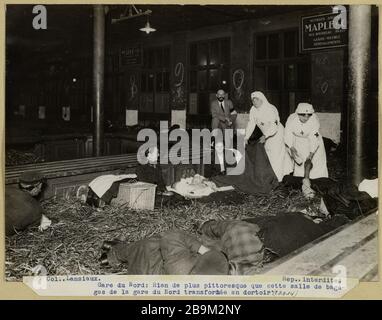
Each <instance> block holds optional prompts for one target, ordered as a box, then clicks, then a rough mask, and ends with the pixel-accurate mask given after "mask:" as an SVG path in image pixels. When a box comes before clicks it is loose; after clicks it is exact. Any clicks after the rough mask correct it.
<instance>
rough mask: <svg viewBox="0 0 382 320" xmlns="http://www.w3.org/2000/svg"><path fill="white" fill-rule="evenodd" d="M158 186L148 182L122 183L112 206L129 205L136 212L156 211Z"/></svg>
mask: <svg viewBox="0 0 382 320" xmlns="http://www.w3.org/2000/svg"><path fill="white" fill-rule="evenodd" d="M156 187H157V186H156V185H155V184H152V183H147V182H135V183H121V184H120V186H119V191H118V196H117V197H116V198H115V199H113V200H112V201H111V205H114V206H120V205H124V204H127V205H128V207H130V208H132V209H135V210H154V204H155V190H156Z"/></svg>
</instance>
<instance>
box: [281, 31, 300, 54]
mask: <svg viewBox="0 0 382 320" xmlns="http://www.w3.org/2000/svg"><path fill="white" fill-rule="evenodd" d="M297 46H298V44H297V32H296V31H291V32H286V33H285V34H284V56H285V57H287V58H289V57H295V56H296V54H297V51H298V48H297Z"/></svg>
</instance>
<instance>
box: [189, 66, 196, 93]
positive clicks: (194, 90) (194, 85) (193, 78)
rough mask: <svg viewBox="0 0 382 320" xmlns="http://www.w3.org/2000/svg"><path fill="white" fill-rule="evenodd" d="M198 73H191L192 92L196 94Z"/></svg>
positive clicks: (193, 71)
mask: <svg viewBox="0 0 382 320" xmlns="http://www.w3.org/2000/svg"><path fill="white" fill-rule="evenodd" d="M196 83H197V82H196V71H195V70H192V71H190V91H191V92H196V90H197V89H196Z"/></svg>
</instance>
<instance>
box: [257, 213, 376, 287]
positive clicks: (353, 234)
mask: <svg viewBox="0 0 382 320" xmlns="http://www.w3.org/2000/svg"><path fill="white" fill-rule="evenodd" d="M377 236H378V216H377V214H376V213H371V214H369V215H367V216H363V217H361V218H358V219H356V220H354V221H352V222H351V223H350V224H346V225H344V226H342V227H340V228H338V229H336V230H334V231H332V232H329V233H328V234H326V235H324V236H322V237H320V238H318V239H316V240H315V241H313V242H311V243H309V244H307V245H305V246H304V247H302V248H300V249H297V250H296V251H294V252H292V253H291V254H289V255H287V256H285V257H283V258H281V259H279V260H276V261H275V262H273V263H270V264H269V265H267V266H266V267H265V268H264V269H263V270H262V272H261V273H262V274H265V275H291V276H292V275H307V276H313V275H314V276H332V277H334V276H336V274H334V273H333V272H332V268H333V267H334V266H336V265H342V266H344V267H346V272H347V277H348V278H356V279H359V280H360V281H378V261H379V259H378V237H377Z"/></svg>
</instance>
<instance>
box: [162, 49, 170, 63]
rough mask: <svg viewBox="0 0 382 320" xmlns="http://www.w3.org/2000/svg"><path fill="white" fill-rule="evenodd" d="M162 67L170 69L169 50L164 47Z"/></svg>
mask: <svg viewBox="0 0 382 320" xmlns="http://www.w3.org/2000/svg"><path fill="white" fill-rule="evenodd" d="M163 67H164V68H169V67H170V48H168V47H166V48H165V49H164V51H163Z"/></svg>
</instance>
